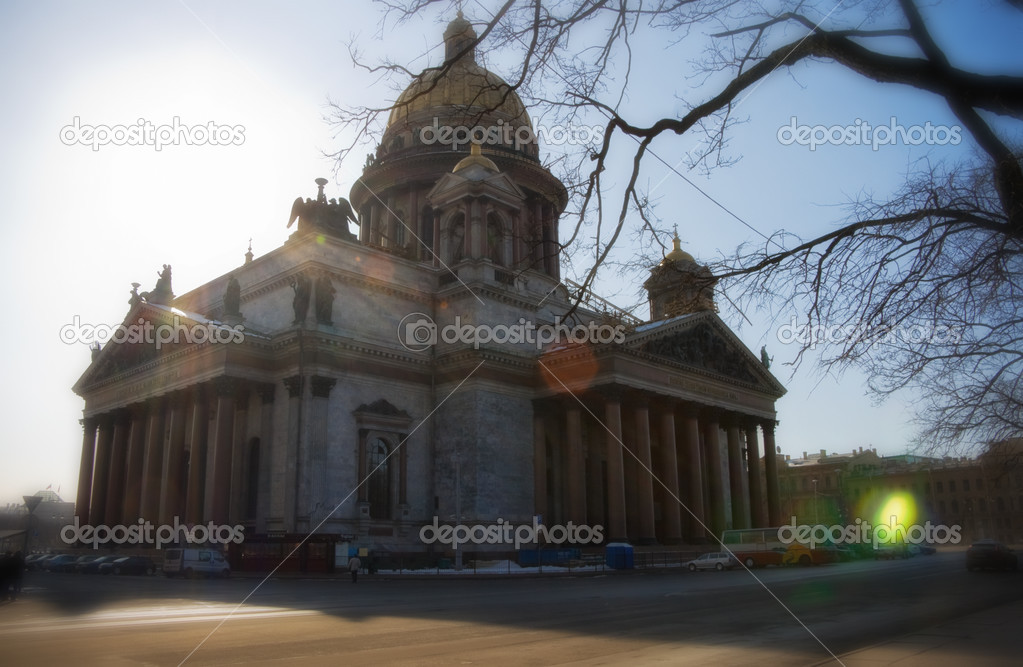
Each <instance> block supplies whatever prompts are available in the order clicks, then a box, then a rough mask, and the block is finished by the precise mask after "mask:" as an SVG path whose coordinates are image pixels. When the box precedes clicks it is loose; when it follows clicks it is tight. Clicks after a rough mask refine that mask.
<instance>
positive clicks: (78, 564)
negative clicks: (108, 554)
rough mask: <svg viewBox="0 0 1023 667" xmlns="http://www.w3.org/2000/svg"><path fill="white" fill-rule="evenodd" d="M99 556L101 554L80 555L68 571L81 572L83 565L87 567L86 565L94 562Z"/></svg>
mask: <svg viewBox="0 0 1023 667" xmlns="http://www.w3.org/2000/svg"><path fill="white" fill-rule="evenodd" d="M98 558H99V555H91V556H79V557H78V558H77V559H75V562H74V563H71V567H70V568H69V569H68V571H69V572H81V571H82V568H83V567H85V566H86V565H88V564H89V563H91V562H93V561H94V560H96V559H98Z"/></svg>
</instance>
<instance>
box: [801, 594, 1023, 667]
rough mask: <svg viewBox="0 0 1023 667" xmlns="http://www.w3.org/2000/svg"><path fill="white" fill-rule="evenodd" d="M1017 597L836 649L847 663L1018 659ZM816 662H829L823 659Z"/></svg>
mask: <svg viewBox="0 0 1023 667" xmlns="http://www.w3.org/2000/svg"><path fill="white" fill-rule="evenodd" d="M1020 619H1023V600H1017V601H1016V602H1010V603H1008V604H1004V605H1001V606H998V607H992V608H990V609H985V610H984V611H980V612H977V613H975V614H970V615H969V616H964V617H962V618H958V619H956V620H953V621H948V622H945V623H940V624H938V625H935V626H932V627H929V628H925V629H923V630H920V631H918V632H914V633H911V634H908V635H903V636H902V637H896V638H895V639H891V640H888V641H886V642H882V643H880V644H877V645H876V646H870V647H868V648H864V649H859V650H857V651H852V652H851V653H846V654H845V655H840V656H839V658H841V660H842V662H843V663H845V664H846V665H847V666H848V667H878V666H879V665H898V666H899V667H933V666H935V665H938V666H943V665H948V666H949V667H953V666H954V667H960V666H961V665H985V666H986V665H1006V666H1008V665H1014V666H1015V665H1019V664H1020V663H1021V660H1023V657H1021V656H1023V633H1021V632H1020ZM816 664H817V665H834V664H837V663H835V661H834V660H825V661H822V662H819V663H816Z"/></svg>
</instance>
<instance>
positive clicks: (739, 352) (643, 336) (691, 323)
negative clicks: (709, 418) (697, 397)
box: [624, 311, 785, 396]
mask: <svg viewBox="0 0 1023 667" xmlns="http://www.w3.org/2000/svg"><path fill="white" fill-rule="evenodd" d="M624 346H625V347H627V348H632V349H633V350H635V351H637V352H639V353H641V354H644V355H646V356H648V357H650V358H652V359H655V360H658V361H662V362H664V363H665V364H670V365H674V366H678V367H682V368H688V369H693V370H697V371H700V372H703V373H708V374H711V375H715V376H718V377H721V378H727V379H728V380H731V381H734V382H739V383H743V384H746V385H754V386H756V387H757V388H758V389H760V390H762V391H765V392H767V393H769V394H773V395H777V396H781V395H782V394H784V393H785V388H784V387H783V386H782V385H781V383H780V382H778V380H777V379H776V378H775V377H774V376H773V375H772V374H771V372H770V371H769V370H768V369H767V367H765V366H764V363H763V362H762V361H761V360H760V359H758V358H757V357H756V356H755V355H754V354H753V353H752V352H751V351H750V350H749V349H748V348H747V347H746V346H745V345H744V344H743V343H742V341H740V340H739V339H738V338H737V337H736V336H735V334H733V333H732V332H731V330H730V329H729V328H728V326H727V325H725V323H724V322H722V321H721V319H720V318H719V317H718V316H717V314H715V313H713V312H711V311H705V312H700V313H692V314H689V315H683V316H680V317H676V318H672V319H668V320H663V321H660V322H654V323H651V324H647V325H644V326H641V327H639V328H638V329H637V330H636V332H635V333H634V334H632V335H631V336H630V337H629V339H628V340H626V342H625V343H624Z"/></svg>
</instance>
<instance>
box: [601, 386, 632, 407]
mask: <svg viewBox="0 0 1023 667" xmlns="http://www.w3.org/2000/svg"><path fill="white" fill-rule="evenodd" d="M597 392H598V393H599V394H600V396H601V397H602V398H603V399H604V400H605V401H614V402H616V403H621V402H622V400H624V398H625V394H626V393H627V392H626V389H625V387H623V386H621V385H619V384H609V385H606V386H604V387H599V388H598V389H597Z"/></svg>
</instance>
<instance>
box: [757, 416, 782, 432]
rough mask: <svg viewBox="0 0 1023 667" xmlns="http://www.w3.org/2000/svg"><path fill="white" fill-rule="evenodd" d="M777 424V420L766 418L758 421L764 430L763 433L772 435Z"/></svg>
mask: <svg viewBox="0 0 1023 667" xmlns="http://www.w3.org/2000/svg"><path fill="white" fill-rule="evenodd" d="M777 425H778V422H777V421H775V420H773V419H768V420H765V421H762V422H760V428H762V429H763V430H764V433H765V434H766V433H769V434H771V435H774V428H775V427H776V426H777Z"/></svg>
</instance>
